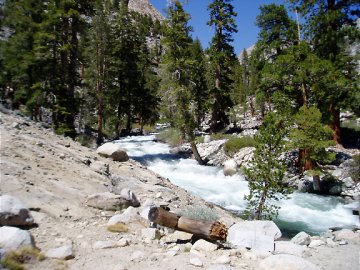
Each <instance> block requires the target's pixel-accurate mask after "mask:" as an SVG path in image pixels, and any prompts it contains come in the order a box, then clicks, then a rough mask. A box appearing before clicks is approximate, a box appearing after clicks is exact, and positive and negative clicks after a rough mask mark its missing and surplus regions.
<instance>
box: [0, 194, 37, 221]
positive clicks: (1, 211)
mask: <svg viewBox="0 0 360 270" xmlns="http://www.w3.org/2000/svg"><path fill="white" fill-rule="evenodd" d="M33 224H34V218H33V217H32V216H31V214H30V211H29V209H28V208H27V207H26V206H25V204H24V203H23V202H22V201H20V200H19V199H18V198H16V197H13V196H10V195H1V196H0V225H1V226H31V225H33Z"/></svg>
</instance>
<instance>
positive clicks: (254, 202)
mask: <svg viewBox="0 0 360 270" xmlns="http://www.w3.org/2000/svg"><path fill="white" fill-rule="evenodd" d="M287 132H288V124H287V120H286V119H285V118H283V117H281V116H279V115H276V114H275V113H273V112H270V113H269V114H267V115H266V117H265V119H264V122H263V124H262V125H261V127H260V130H259V133H258V134H257V135H255V142H256V146H255V152H254V159H253V163H252V167H250V168H249V169H245V171H244V172H245V176H246V178H247V179H248V182H249V190H250V194H249V195H247V196H245V199H246V200H248V201H249V204H248V206H247V209H246V211H245V214H247V215H248V216H252V215H253V217H254V219H272V218H273V217H274V216H277V213H278V209H279V207H278V206H277V205H276V204H275V203H274V201H277V200H279V199H282V198H286V195H287V194H289V193H290V191H291V190H290V189H289V188H288V187H287V186H286V185H285V183H284V182H283V179H284V175H285V165H284V163H283V161H282V160H281V158H280V156H281V154H282V153H283V152H284V151H285V149H286V147H285V141H284V139H285V137H286V135H287Z"/></svg>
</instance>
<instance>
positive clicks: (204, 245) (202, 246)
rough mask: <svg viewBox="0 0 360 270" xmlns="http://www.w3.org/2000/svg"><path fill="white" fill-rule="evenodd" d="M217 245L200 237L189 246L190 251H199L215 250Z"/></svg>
mask: <svg viewBox="0 0 360 270" xmlns="http://www.w3.org/2000/svg"><path fill="white" fill-rule="evenodd" d="M217 248H218V247H217V245H214V244H213V243H210V242H208V241H205V240H203V239H200V240H198V241H196V242H195V244H194V245H193V246H192V247H191V251H193V250H195V251H200V252H211V251H215V250H217Z"/></svg>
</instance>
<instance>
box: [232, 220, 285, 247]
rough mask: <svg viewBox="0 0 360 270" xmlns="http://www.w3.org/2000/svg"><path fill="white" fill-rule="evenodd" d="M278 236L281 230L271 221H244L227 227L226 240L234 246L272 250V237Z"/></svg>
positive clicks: (276, 237)
mask: <svg viewBox="0 0 360 270" xmlns="http://www.w3.org/2000/svg"><path fill="white" fill-rule="evenodd" d="M280 237H281V232H280V230H279V228H278V227H277V226H276V225H275V223H274V222H272V221H245V222H240V223H236V224H235V225H233V226H231V227H230V228H229V231H228V237H227V241H228V242H229V243H230V244H232V245H234V246H236V247H246V248H253V249H256V250H259V251H274V239H278V238H280Z"/></svg>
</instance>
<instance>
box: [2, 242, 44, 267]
mask: <svg viewBox="0 0 360 270" xmlns="http://www.w3.org/2000/svg"><path fill="white" fill-rule="evenodd" d="M33 259H36V260H38V261H42V260H44V259H45V257H44V255H43V254H42V253H40V251H39V250H38V249H36V248H32V247H23V248H20V249H18V250H14V251H11V252H9V253H8V254H7V255H6V256H5V257H3V258H2V259H1V261H0V265H1V266H4V267H5V268H6V269H9V270H25V269H27V268H26V267H25V265H24V264H25V263H27V262H29V261H31V260H33Z"/></svg>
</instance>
